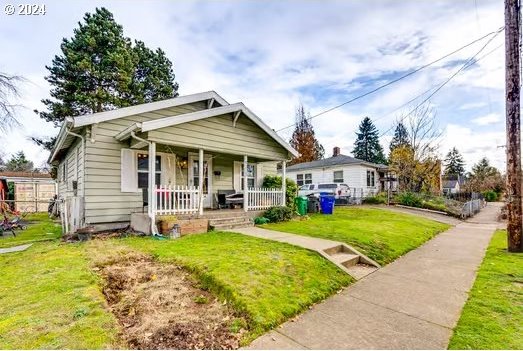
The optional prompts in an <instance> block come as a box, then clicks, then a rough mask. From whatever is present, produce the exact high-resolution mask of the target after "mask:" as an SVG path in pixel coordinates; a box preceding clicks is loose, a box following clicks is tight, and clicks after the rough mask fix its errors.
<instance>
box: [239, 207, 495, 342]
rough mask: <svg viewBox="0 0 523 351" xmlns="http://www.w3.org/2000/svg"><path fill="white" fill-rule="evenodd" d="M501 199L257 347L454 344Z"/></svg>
mask: <svg viewBox="0 0 523 351" xmlns="http://www.w3.org/2000/svg"><path fill="white" fill-rule="evenodd" d="M499 208H500V204H489V205H488V206H487V207H486V208H485V209H483V210H482V211H481V212H480V213H479V214H478V215H476V216H475V217H473V218H471V219H470V220H468V221H465V222H462V223H460V224H458V225H457V226H455V227H453V228H451V229H450V230H448V231H446V232H444V233H442V234H439V235H438V236H436V237H435V238H434V239H432V240H430V241H428V242H427V243H426V244H424V245H423V246H421V247H419V248H418V249H416V250H413V251H411V252H410V253H408V254H407V255H405V256H403V257H401V258H399V259H398V260H396V261H395V262H393V263H391V264H389V265H388V266H386V267H384V268H382V269H380V270H378V271H377V272H375V273H373V274H371V275H369V276H367V277H365V278H363V279H362V280H360V281H358V282H357V283H355V284H354V285H352V286H350V287H349V288H347V289H345V290H344V291H342V292H341V293H339V294H337V295H335V296H333V297H331V298H329V299H327V300H326V301H324V302H323V303H320V304H318V305H316V306H314V307H313V308H312V309H311V310H309V311H307V312H305V313H304V314H303V315H301V316H299V317H298V318H297V319H296V320H295V321H289V322H286V323H284V324H283V325H282V326H280V327H279V328H277V329H276V330H274V331H271V332H269V333H268V334H266V335H263V336H261V337H260V338H258V339H256V340H255V341H254V342H253V343H252V344H251V345H250V346H249V348H251V349H446V347H447V344H448V341H449V338H450V336H451V335H452V329H453V328H454V327H455V325H456V323H457V321H458V319H459V316H460V314H461V309H462V308H463V305H464V304H465V302H466V300H467V296H468V291H469V290H470V288H471V287H472V284H473V283H474V280H475V277H476V272H477V269H478V266H479V265H480V264H481V261H482V259H483V256H484V255H485V250H486V248H487V246H488V244H489V242H490V239H491V237H492V234H493V232H494V231H495V229H497V228H498V227H500V224H499V223H498V222H496V216H497V213H498V211H499Z"/></svg>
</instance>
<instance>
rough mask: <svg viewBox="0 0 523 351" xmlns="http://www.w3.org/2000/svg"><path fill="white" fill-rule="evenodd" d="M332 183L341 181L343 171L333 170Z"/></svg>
mask: <svg viewBox="0 0 523 351" xmlns="http://www.w3.org/2000/svg"><path fill="white" fill-rule="evenodd" d="M333 178H334V180H333V181H334V183H343V171H334V172H333Z"/></svg>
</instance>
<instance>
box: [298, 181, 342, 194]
mask: <svg viewBox="0 0 523 351" xmlns="http://www.w3.org/2000/svg"><path fill="white" fill-rule="evenodd" d="M320 193H329V194H333V195H334V196H336V198H339V197H343V196H350V189H349V186H348V185H347V184H340V183H319V184H305V185H302V186H301V187H300V189H299V190H298V196H315V197H319V196H320Z"/></svg>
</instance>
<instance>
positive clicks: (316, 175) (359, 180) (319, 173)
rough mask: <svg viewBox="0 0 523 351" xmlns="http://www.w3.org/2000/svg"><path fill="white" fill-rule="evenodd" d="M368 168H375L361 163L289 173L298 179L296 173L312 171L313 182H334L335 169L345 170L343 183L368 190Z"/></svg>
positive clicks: (294, 178) (291, 176)
mask: <svg viewBox="0 0 523 351" xmlns="http://www.w3.org/2000/svg"><path fill="white" fill-rule="evenodd" d="M367 169H369V170H372V169H373V168H367V167H364V166H361V165H353V166H342V167H328V168H323V169H322V168H315V169H309V170H299V171H287V174H288V176H289V177H290V178H292V179H293V180H295V181H296V175H298V174H306V173H311V174H312V182H313V183H332V182H333V181H334V171H343V183H345V184H347V185H348V186H349V187H350V188H357V189H364V191H365V192H366V191H367ZM376 173H377V172H376Z"/></svg>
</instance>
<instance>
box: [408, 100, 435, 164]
mask: <svg viewBox="0 0 523 351" xmlns="http://www.w3.org/2000/svg"><path fill="white" fill-rule="evenodd" d="M400 120H406V121H405V123H406V124H407V129H408V132H409V137H410V146H411V147H412V149H413V150H414V158H415V159H416V160H418V161H423V160H425V159H427V158H432V157H434V156H435V154H436V153H437V151H438V149H439V147H440V143H441V137H442V135H443V132H442V131H441V130H440V129H439V128H438V125H437V123H436V112H435V110H434V108H433V107H432V106H431V105H430V103H425V104H422V105H418V106H416V107H415V108H414V109H413V110H411V111H410V112H409V113H408V114H406V115H404V116H401V117H400Z"/></svg>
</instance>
